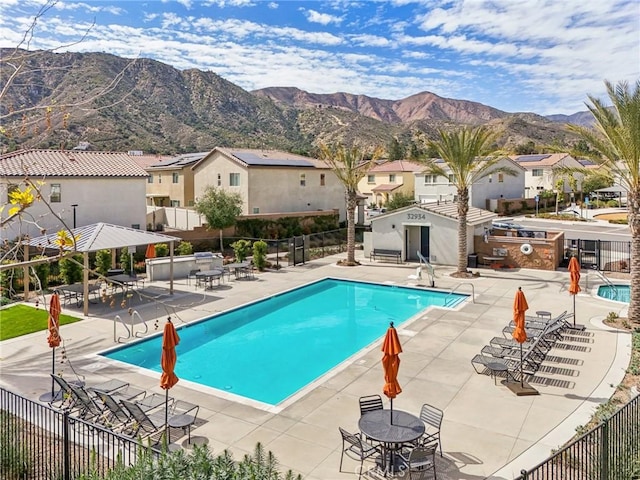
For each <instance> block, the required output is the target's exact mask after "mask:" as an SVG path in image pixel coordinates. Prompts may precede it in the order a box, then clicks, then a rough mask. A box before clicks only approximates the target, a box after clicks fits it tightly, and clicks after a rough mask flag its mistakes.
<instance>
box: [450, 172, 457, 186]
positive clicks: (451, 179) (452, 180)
mask: <svg viewBox="0 0 640 480" xmlns="http://www.w3.org/2000/svg"><path fill="white" fill-rule="evenodd" d="M454 183H456V182H455V176H454V175H453V173H450V174H449V185H453V184H454Z"/></svg>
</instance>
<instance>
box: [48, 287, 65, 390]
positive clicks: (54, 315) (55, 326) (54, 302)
mask: <svg viewBox="0 0 640 480" xmlns="http://www.w3.org/2000/svg"><path fill="white" fill-rule="evenodd" d="M61 310H62V309H61V308H60V297H59V296H58V293H57V292H54V293H53V294H52V295H51V300H50V301H49V320H48V322H47V323H48V327H47V328H48V330H49V336H48V337H47V342H49V347H50V348H51V374H52V375H55V374H56V347H59V346H60V312H61ZM54 397H55V392H54V381H53V378H52V379H51V399H52V400H53V398H54Z"/></svg>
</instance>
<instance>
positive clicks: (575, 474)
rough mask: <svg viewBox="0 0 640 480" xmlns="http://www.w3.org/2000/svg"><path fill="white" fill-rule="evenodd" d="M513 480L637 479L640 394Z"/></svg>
mask: <svg viewBox="0 0 640 480" xmlns="http://www.w3.org/2000/svg"><path fill="white" fill-rule="evenodd" d="M520 473H521V474H520V476H519V477H518V478H517V479H516V480H564V479H575V480H591V479H594V480H595V479H597V480H640V395H636V397H635V398H633V399H632V400H631V401H630V402H629V403H627V404H626V405H625V406H623V407H622V408H620V410H618V411H617V412H616V413H614V414H613V415H612V416H611V417H609V418H608V419H606V420H604V421H602V422H600V424H598V425H597V426H596V427H594V428H593V429H591V430H589V431H588V432H587V433H585V434H584V435H582V436H580V437H579V438H577V439H576V440H574V441H572V442H571V443H569V444H568V445H566V446H564V447H562V448H561V449H560V450H558V451H557V452H556V453H554V454H553V455H552V456H551V457H549V458H548V459H547V460H545V461H544V462H542V463H541V464H539V465H538V466H536V467H534V468H532V469H531V470H528V471H527V470H523V471H522V472H520Z"/></svg>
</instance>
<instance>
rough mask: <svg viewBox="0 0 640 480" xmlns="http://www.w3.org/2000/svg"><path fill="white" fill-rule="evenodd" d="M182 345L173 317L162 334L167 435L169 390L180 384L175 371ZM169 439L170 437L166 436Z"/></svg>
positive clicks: (161, 358)
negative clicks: (178, 351) (178, 349)
mask: <svg viewBox="0 0 640 480" xmlns="http://www.w3.org/2000/svg"><path fill="white" fill-rule="evenodd" d="M178 343H180V337H179V336H178V332H176V327H174V326H173V323H171V317H169V318H167V323H165V325H164V332H163V333H162V356H161V357H160V366H161V367H162V375H161V376H160V388H163V389H164V390H165V404H164V425H165V435H166V433H168V432H167V430H168V428H169V389H170V388H171V387H173V386H174V385H175V384H176V383H178V377H177V375H176V374H175V372H174V371H173V370H174V369H175V368H176V361H177V360H178V357H177V355H176V345H178ZM165 438H168V436H165Z"/></svg>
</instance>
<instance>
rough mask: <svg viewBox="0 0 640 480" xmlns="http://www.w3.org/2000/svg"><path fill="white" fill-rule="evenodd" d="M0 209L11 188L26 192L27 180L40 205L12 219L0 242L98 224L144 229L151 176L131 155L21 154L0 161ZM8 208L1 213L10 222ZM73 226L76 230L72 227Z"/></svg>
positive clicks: (69, 152) (77, 152)
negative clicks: (36, 189)
mask: <svg viewBox="0 0 640 480" xmlns="http://www.w3.org/2000/svg"><path fill="white" fill-rule="evenodd" d="M0 173H1V175H0V204H2V205H6V204H7V203H8V194H9V192H10V191H11V190H12V189H15V188H19V189H21V190H23V189H24V188H25V184H24V179H25V177H26V176H28V177H29V179H30V180H31V181H33V182H35V183H39V182H42V183H41V184H40V185H39V189H40V191H41V194H42V196H43V198H45V199H46V200H47V202H48V203H49V205H46V204H45V203H44V202H42V201H37V200H36V201H35V202H34V203H33V205H31V206H30V207H28V208H27V209H26V210H25V212H24V214H23V217H22V221H20V220H18V219H16V220H12V221H10V222H8V223H7V225H5V226H4V227H3V228H2V230H0V237H1V238H6V239H9V240H13V239H15V238H16V237H18V236H22V235H29V236H38V235H41V234H42V231H43V230H45V231H47V232H51V231H55V230H59V229H62V228H64V226H65V224H66V226H67V227H69V228H73V227H74V226H76V227H81V226H84V225H89V224H93V223H97V222H103V223H110V224H113V225H121V226H124V227H131V228H138V229H139V228H142V229H144V228H145V218H146V207H145V191H146V182H147V172H145V171H144V169H143V168H141V167H140V166H138V165H137V164H136V163H135V162H133V161H132V160H131V157H130V155H129V154H127V153H118V152H93V151H70V150H18V151H16V152H12V153H7V154H4V155H1V156H0ZM8 214H9V209H8V208H5V209H4V210H3V211H2V212H0V219H2V220H4V219H6V218H7V217H8ZM74 224H75V225H74Z"/></svg>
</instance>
